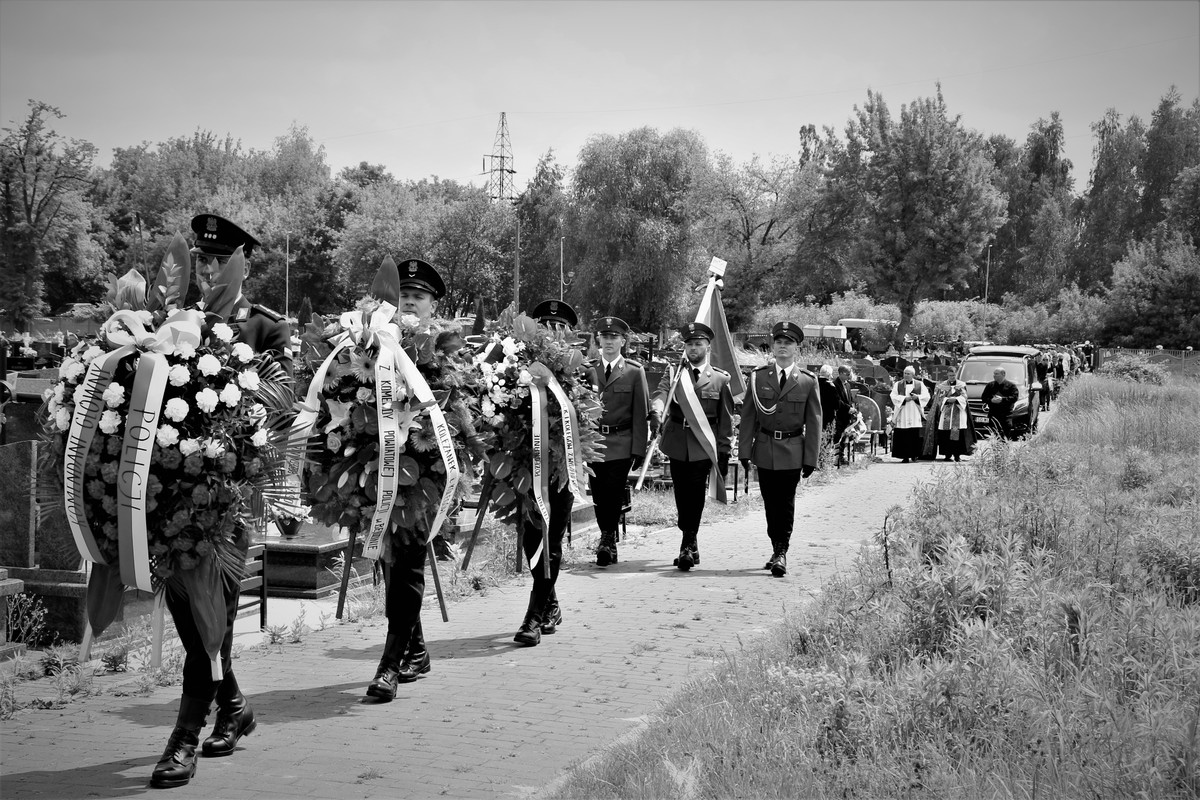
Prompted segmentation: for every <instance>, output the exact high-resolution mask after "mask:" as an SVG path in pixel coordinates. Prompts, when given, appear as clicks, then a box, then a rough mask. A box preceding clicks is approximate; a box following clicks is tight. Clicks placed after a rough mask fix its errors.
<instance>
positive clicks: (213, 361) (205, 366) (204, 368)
mask: <svg viewBox="0 0 1200 800" xmlns="http://www.w3.org/2000/svg"><path fill="white" fill-rule="evenodd" d="M196 369H198V370H200V374H201V375H207V376H209V377H211V376H213V375H216V374H217V373H218V372H220V371H221V362H220V360H219V359H218V358H217V357H216V356H214V355H213V354H212V353H205V354H204V355H202V356H200V360H199V361H197V362H196ZM210 410H211V409H210Z"/></svg>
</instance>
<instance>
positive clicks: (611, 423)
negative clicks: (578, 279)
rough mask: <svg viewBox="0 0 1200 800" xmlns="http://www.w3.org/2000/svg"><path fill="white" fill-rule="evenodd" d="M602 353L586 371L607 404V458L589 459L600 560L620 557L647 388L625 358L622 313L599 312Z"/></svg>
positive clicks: (642, 440)
mask: <svg viewBox="0 0 1200 800" xmlns="http://www.w3.org/2000/svg"><path fill="white" fill-rule="evenodd" d="M596 335H597V339H598V340H599V343H600V357H599V358H597V359H595V360H593V361H591V362H589V363H588V376H589V378H590V379H591V382H592V385H593V386H595V387H596V391H597V392H598V393H599V394H600V399H601V402H602V403H603V404H604V415H603V416H601V417H600V434H601V435H602V436H603V437H604V460H603V461H595V462H592V463H591V464H589V465H588V466H590V467H591V468H592V473H593V474H592V476H591V477H590V478H589V480H588V482H589V483H590V484H591V489H592V502H593V503H594V504H595V507H596V523H597V524H598V525H599V526H600V545H599V547H598V548H597V549H596V563H597V564H599V565H600V566H602V567H604V566H608V565H609V564H615V563H616V562H617V525H618V524H619V523H620V519H621V507H622V506H623V505H624V502H625V483H626V479H627V478H628V477H629V470H630V468H631V467H632V468H634V469H636V468H638V467H640V466H641V465H642V461H643V460H644V459H645V457H646V434H647V424H648V423H647V412H648V406H649V394H650V392H649V387H648V386H647V384H646V372H645V370H643V369H642V365H641V364H639V363H638V362H636V361H633V360H632V359H628V358H626V357H625V356H624V355H622V353H621V349H622V348H623V347H624V346H625V343H626V342H627V341H628V339H629V326H628V325H627V324H626V323H625V321H624V320H622V319H621V318H620V317H601V318H600V320H599V322H598V323H597V326H596Z"/></svg>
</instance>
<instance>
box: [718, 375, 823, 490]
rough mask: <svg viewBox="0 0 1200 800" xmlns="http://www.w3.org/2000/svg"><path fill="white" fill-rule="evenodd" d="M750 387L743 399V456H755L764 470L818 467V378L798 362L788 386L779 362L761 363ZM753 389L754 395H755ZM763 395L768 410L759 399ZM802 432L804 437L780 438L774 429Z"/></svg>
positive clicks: (740, 444) (740, 455) (740, 443)
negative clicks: (764, 411) (781, 372)
mask: <svg viewBox="0 0 1200 800" xmlns="http://www.w3.org/2000/svg"><path fill="white" fill-rule="evenodd" d="M750 384H751V385H750V388H749V389H748V390H747V391H746V398H745V400H743V401H742V421H741V424H740V425H739V426H738V458H743V459H746V458H748V459H750V460H751V461H753V462H754V465H755V466H756V467H760V468H762V469H800V467H802V466H804V465H805V464H807V465H808V466H810V467H815V466H817V456H818V454H819V452H820V450H821V419H822V413H821V392H820V389H819V388H818V387H817V377H816V376H815V375H813V374H812V373H811V372H809V371H808V370H806V369H800V368H798V367H795V366H793V367H792V371H791V375H789V376H788V379H787V382H786V383H784V385H783V386H780V385H779V368H778V367H777V366H775V365H774V364H770V365H767V366H765V367H759V368H758V369H756V370H754V372H753V373H752V374H751V375H750ZM751 392H753V393H754V394H751ZM754 395H757V396H758V399H759V401H760V402H761V403H762V405H763V409H764V410H766V411H769V410H770V409H771V407H772V406H774V407H775V413H773V414H764V413H763V412H762V411H760V410H759V408H758V403H756V402H754ZM776 431H778V432H780V433H784V434H786V433H791V432H794V431H803V434H802V435H799V436H789V437H787V438H778V439H777V438H775V432H776Z"/></svg>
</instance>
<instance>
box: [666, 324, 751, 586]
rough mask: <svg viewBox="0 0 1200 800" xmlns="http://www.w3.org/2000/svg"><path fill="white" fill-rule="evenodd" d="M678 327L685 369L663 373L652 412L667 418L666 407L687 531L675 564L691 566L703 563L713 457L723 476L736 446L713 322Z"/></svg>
mask: <svg viewBox="0 0 1200 800" xmlns="http://www.w3.org/2000/svg"><path fill="white" fill-rule="evenodd" d="M679 333H680V335H681V336H682V337H683V341H684V345H683V352H684V363H683V365H682V369H683V372H682V373H678V374H677V375H675V374H672V372H671V371H668V372H667V373H665V374H664V375H663V377H662V380H661V381H659V384H658V389H657V390H656V391H655V393H654V403H653V409H654V411H653V415H654V416H655V417H656V418H662V416H663V412H664V411H665V412H666V417H665V419H664V420H663V425H662V436H661V439H660V440H659V449H660V450H662V452H663V455H665V456H667V457H668V458H669V459H670V460H671V484H672V487H673V488H674V491H675V510H676V511H677V512H678V514H679V530H680V531H681V532H682V534H683V538H682V541H681V542H680V545H679V557H678V558H676V559H675V566H677V567H679V568H680V569H681V570H683V571H684V572H687V571H688V570H690V569H691V568H692V567H693V566H695V565H696V564H699V563H700V546H699V544H698V541H697V536H698V532H699V530H700V518H701V516H702V515H703V514H704V498H705V495H706V494H707V491H708V478H709V473H710V472H711V471H712V467H713V459H714V457H715V458H716V460H717V467H718V471H719V474H720V475H721V476H724V475H725V474H726V472H727V471H728V466H729V451H730V450H731V449H732V447H733V396H732V395H731V394H730V391H729V373H728V372H726V371H725V370H723V369H719V368H718V367H714V366H713V365H712V364H711V363H709V360H708V351H709V347H710V346H711V344H712V339H713V331H712V328H710V327H708V326H707V325H705V324H704V323H702V322H689V323H688V324H687V325H684V326H683V327H682V328H680V329H679ZM684 381H687V385H686V386H684V385H683V383H684ZM689 396H694V397H695V398H696V399H697V402H698V404H699V408H695V407H694V406H692V405H691V404H690V401H689V400H688V398H689ZM701 415H702V417H701ZM701 419H703V420H704V422H702V421H701ZM706 429H707V430H708V431H709V432H710V433H711V434H712V438H711V439H709V437H708V435H707V434H705V432H704V431H705V430H706ZM702 437H703V438H702ZM710 448H711V449H712V450H713V451H715V452H710Z"/></svg>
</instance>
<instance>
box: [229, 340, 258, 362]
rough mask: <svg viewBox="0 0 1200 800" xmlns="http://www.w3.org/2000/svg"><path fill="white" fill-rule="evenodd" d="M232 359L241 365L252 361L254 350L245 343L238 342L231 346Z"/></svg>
mask: <svg viewBox="0 0 1200 800" xmlns="http://www.w3.org/2000/svg"><path fill="white" fill-rule="evenodd" d="M233 357H234V358H236V359H237V360H238V361H241V362H242V363H243V364H245V363H247V362H250V361H253V360H254V348H253V347H251V346H250V345H248V344H246V343H245V342H238V343H237V344H235V345H234V346H233Z"/></svg>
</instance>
